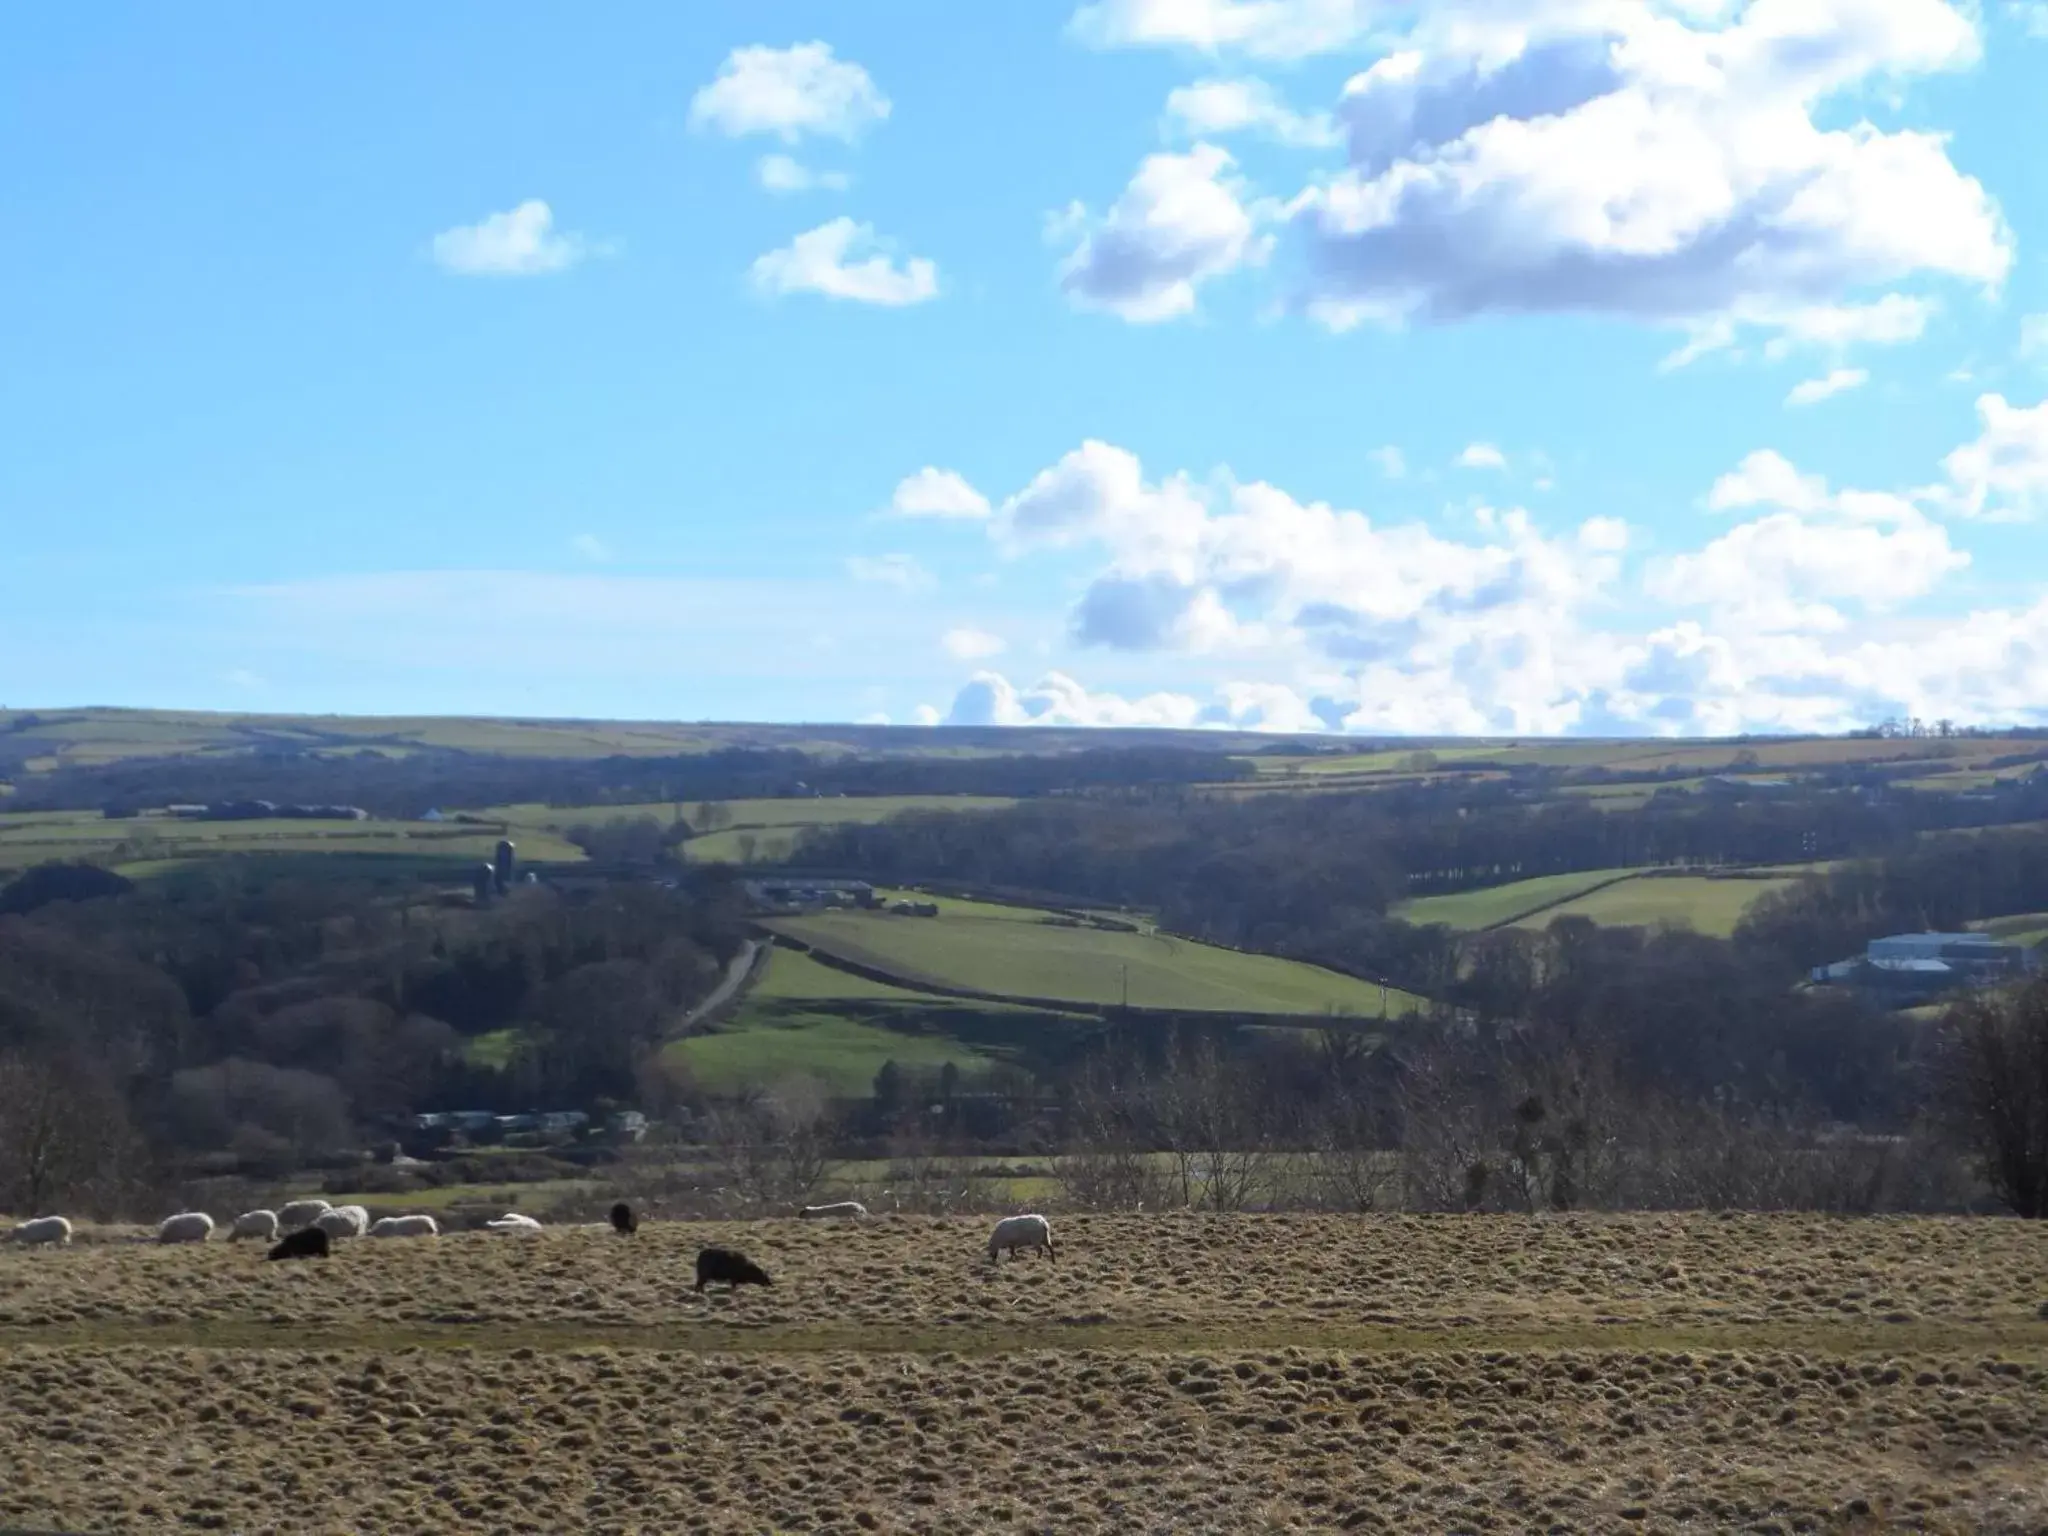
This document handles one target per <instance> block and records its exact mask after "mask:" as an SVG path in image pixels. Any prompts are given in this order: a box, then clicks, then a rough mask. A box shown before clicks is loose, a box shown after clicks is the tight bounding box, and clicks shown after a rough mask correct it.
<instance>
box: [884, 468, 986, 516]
mask: <svg viewBox="0 0 2048 1536" xmlns="http://www.w3.org/2000/svg"><path fill="white" fill-rule="evenodd" d="M889 510H890V512H891V513H893V514H894V515H895V516H897V517H944V518H983V517H987V516H988V515H989V505H988V498H987V497H986V496H984V495H982V494H981V492H979V491H977V490H976V489H975V488H974V487H973V486H971V485H969V484H968V483H967V481H966V479H965V478H964V477H962V476H961V475H958V474H956V473H954V472H953V471H952V470H950V469H938V468H935V467H933V466H932V465H930V464H927V465H926V466H925V467H924V468H923V469H920V470H919V471H917V473H916V474H913V475H905V476H904V477H903V478H902V479H901V480H899V481H898V482H897V483H896V492H895V494H894V495H892V496H891V497H890V498H889Z"/></svg>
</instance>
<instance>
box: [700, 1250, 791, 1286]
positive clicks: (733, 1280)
mask: <svg viewBox="0 0 2048 1536" xmlns="http://www.w3.org/2000/svg"><path fill="white" fill-rule="evenodd" d="M714 1280H719V1281H723V1282H724V1283H725V1284H726V1285H727V1286H728V1287H730V1288H731V1289H733V1290H735V1291H736V1290H738V1289H739V1288H740V1287H741V1286H743V1285H773V1284H774V1283H775V1282H774V1281H773V1280H770V1279H769V1278H768V1271H766V1270H765V1269H763V1268H762V1267H761V1266H760V1265H758V1264H756V1263H755V1262H754V1261H753V1260H752V1259H750V1258H748V1257H747V1256H746V1255H745V1254H743V1253H734V1252H733V1251H732V1250H731V1249H730V1248H700V1249H698V1250H697V1289H698V1290H700V1291H701V1290H703V1289H704V1287H705V1286H707V1285H709V1284H710V1283H711V1282H712V1281H714Z"/></svg>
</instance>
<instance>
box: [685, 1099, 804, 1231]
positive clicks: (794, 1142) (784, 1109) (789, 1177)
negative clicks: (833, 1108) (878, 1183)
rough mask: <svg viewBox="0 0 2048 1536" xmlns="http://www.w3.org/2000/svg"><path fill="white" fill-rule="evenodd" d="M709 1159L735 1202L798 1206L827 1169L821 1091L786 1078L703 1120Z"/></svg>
mask: <svg viewBox="0 0 2048 1536" xmlns="http://www.w3.org/2000/svg"><path fill="white" fill-rule="evenodd" d="M704 1131H705V1141H706V1143H707V1145H708V1146H709V1148H710V1151H711V1156H712V1160H713V1162H714V1163H715V1165H716V1166H717V1168H718V1170H719V1172H720V1174H721V1175H723V1177H724V1179H725V1181H726V1185H727V1188H728V1189H729V1190H730V1191H731V1193H732V1195H733V1196H734V1197H735V1198H736V1199H737V1201H738V1202H739V1203H740V1204H742V1205H744V1206H746V1207H748V1208H750V1209H757V1210H784V1211H786V1210H789V1209H790V1208H792V1207H794V1206H797V1205H800V1204H802V1203H803V1201H804V1200H805V1199H807V1198H808V1197H809V1196H810V1195H811V1193H812V1192H813V1191H815V1190H816V1189H817V1187H818V1186H819V1185H820V1184H822V1183H824V1182H825V1180H826V1178H827V1177H828V1176H829V1175H830V1173H831V1171H832V1166H833V1163H834V1162H835V1161H836V1158H835V1155H834V1154H835V1142H836V1136H835V1127H834V1126H833V1123H832V1117H831V1114H830V1112H829V1107H828V1105H827V1104H826V1101H825V1094H824V1090H823V1089H822V1088H821V1087H820V1086H819V1085H818V1084H817V1083H816V1082H815V1081H814V1080H812V1079H810V1078H788V1079H785V1080H784V1081H782V1082H781V1083H778V1084H777V1085H776V1086H775V1087H774V1088H773V1089H772V1090H770V1091H769V1092H767V1093H765V1094H762V1095H761V1096H759V1097H757V1098H755V1099H752V1100H749V1101H745V1102H742V1103H738V1104H729V1105H725V1106H723V1107H721V1108H719V1109H715V1110H713V1111H712V1112H711V1113H710V1114H708V1115H706V1116H705V1119H704Z"/></svg>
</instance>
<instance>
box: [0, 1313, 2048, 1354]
mask: <svg viewBox="0 0 2048 1536" xmlns="http://www.w3.org/2000/svg"><path fill="white" fill-rule="evenodd" d="M721 1310H723V1309H721ZM732 1310H733V1311H735V1312H737V1311H738V1310H740V1308H739V1307H734V1308H733V1309H732ZM94 1348H98V1349H136V1348H141V1349H202V1350H206V1349H212V1350H233V1351H289V1352H305V1351H320V1350H332V1349H353V1350H376V1351H379V1352H389V1351H393V1350H403V1349H413V1348H418V1349H429V1350H453V1351H458V1352H462V1353H484V1354H503V1353H509V1352H511V1351H514V1350H522V1349H527V1350H535V1351H543V1352H549V1353H562V1352H571V1351H577V1350H589V1349H615V1350H627V1351H633V1352H641V1351H647V1352H654V1353H661V1352H669V1353H682V1354H695V1355H754V1354H760V1355H785V1354H787V1355H811V1354H859V1355H964V1356H989V1355H1008V1354H1030V1353H1065V1352H1088V1351H1114V1352H1119V1353H1129V1354H1180V1353H1188V1352H1191V1351H1218V1352H1222V1351H1228V1352H1233V1353H1253V1352H1259V1351H1272V1350H1280V1349H1306V1350H1316V1351H1335V1352H1344V1353H1351V1354H1385V1355H1407V1354H1433V1353H1440V1352H1442V1351H1444V1350H1451V1349H1467V1350H1469V1349H1504V1350H1516V1351H1523V1352H1538V1353H1566V1352H1580V1351H1614V1350H1628V1351H1635V1352H1640V1351H1643V1350H1669V1351H1734V1350H1777V1351H1796V1352H1804V1353H1815V1354H1831V1355H1867V1354H1883V1355H1914V1354H1918V1355H1957V1354H1966V1353H1974V1354H1983V1353H1992V1354H2001V1355H2008V1356H2009V1355H2014V1354H2018V1355H2022V1356H2025V1357H2026V1358H2028V1359H2031V1360H2035V1361H2040V1362H2048V1322H2044V1321H2040V1320H2035V1319H2031V1318H2024V1317H2017V1316H2016V1317H2014V1318H2013V1319H2011V1320H2010V1321H1993V1322H1983V1321H1975V1320H1973V1321H1968V1322H1964V1321H1941V1320H1939V1319H1925V1318H1916V1319H1913V1320H1911V1321H1907V1322H1898V1323H1887V1322H1882V1321H1874V1320H1870V1319H1858V1320H1854V1321H1850V1320H1843V1321H1833V1320H1825V1321H1823V1320H1816V1319H1807V1320H1805V1321H1794V1322H1769V1321H1737V1320H1734V1319H1729V1320H1725V1321H1713V1320H1683V1321H1678V1320H1672V1321H1662V1322H1660V1321H1659V1320H1657V1319H1655V1318H1649V1319H1644V1318H1621V1317H1616V1318H1612V1319H1608V1320H1593V1319H1589V1320H1584V1321H1578V1322H1572V1323H1556V1324H1550V1325H1530V1324H1526V1323H1514V1322H1501V1323H1489V1322H1487V1321H1485V1320H1482V1319H1478V1318H1443V1319H1420V1318H1417V1319H1405V1320H1404V1319H1385V1320H1380V1321H1364V1322H1319V1321H1316V1320H1314V1319H1309V1318H1302V1319H1291V1320H1285V1321H1278V1322H1274V1321H1264V1322H1260V1321H1251V1322H1233V1321H1231V1320H1226V1319H1218V1320H1217V1321H1215V1322H1213V1323H1208V1324H1200V1323H1177V1322H1165V1321H1159V1322H1130V1323H1119V1322H1116V1321H1114V1320H1108V1319H1104V1318H1103V1317H1102V1315H1101V1314H1098V1313H1090V1314H1082V1315H1079V1316H1075V1317H1066V1318H1060V1317H1048V1318H1045V1319H1042V1320H1040V1321H1038V1322H1035V1323H1031V1324H1017V1323H988V1324H940V1325H933V1326H928V1327H888V1326H877V1325H875V1324H873V1323H836V1322H835V1323H826V1324H789V1323H759V1324H750V1323H748V1322H746V1321H745V1320H744V1319H741V1318H736V1317H735V1318H731V1319H729V1320H728V1319H726V1318H715V1319H714V1318H699V1319H688V1318H678V1319H675V1320H673V1321H669V1322H663V1323H653V1324H641V1325H636V1324H625V1323H620V1324H602V1323H564V1322H520V1321H514V1320H504V1319H493V1320H488V1321H485V1320H465V1321H462V1322H398V1323H378V1322H372V1321H367V1320H366V1321H362V1322H357V1323H350V1324H345V1325H332V1326H322V1325H315V1324H309V1323H307V1322H305V1321H303V1320H301V1321H297V1322H293V1323H291V1324H288V1325H286V1324H273V1323H266V1322H259V1321H254V1320H251V1321H235V1322H221V1321H209V1320H193V1321H189V1322H130V1321H109V1322H105V1323H98V1324H52V1325H42V1326H28V1327H24V1326H20V1325H14V1326H5V1327H0V1356H5V1355H8V1354H12V1353H14V1352H16V1351H20V1350H38V1349H54V1350H67V1349H94Z"/></svg>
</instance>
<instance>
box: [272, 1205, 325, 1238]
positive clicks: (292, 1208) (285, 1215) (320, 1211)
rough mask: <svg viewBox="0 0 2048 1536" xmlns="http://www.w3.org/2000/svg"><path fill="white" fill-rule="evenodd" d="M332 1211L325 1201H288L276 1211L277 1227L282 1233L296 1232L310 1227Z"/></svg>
mask: <svg viewBox="0 0 2048 1536" xmlns="http://www.w3.org/2000/svg"><path fill="white" fill-rule="evenodd" d="M333 1209H334V1207H333V1206H331V1205H329V1204H328V1203H327V1202H326V1201H325V1200H290V1201H287V1202H286V1203H285V1205H284V1206H283V1208H282V1209H280V1210H279V1211H278V1213H277V1225H278V1227H279V1228H280V1230H282V1231H286V1232H296V1231H298V1230H299V1228H301V1227H310V1226H311V1225H313V1223H314V1222H316V1221H318V1220H319V1219H320V1218H321V1217H322V1216H325V1215H326V1214H327V1213H328V1212H329V1211H331V1210H333ZM329 1235H330V1236H331V1235H332V1234H329Z"/></svg>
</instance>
